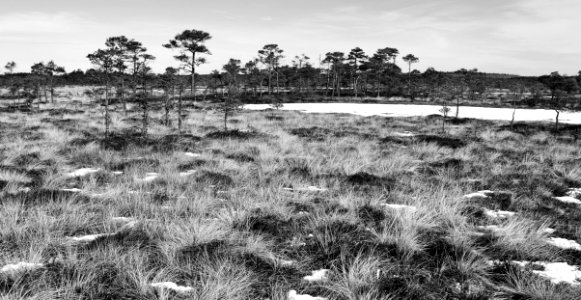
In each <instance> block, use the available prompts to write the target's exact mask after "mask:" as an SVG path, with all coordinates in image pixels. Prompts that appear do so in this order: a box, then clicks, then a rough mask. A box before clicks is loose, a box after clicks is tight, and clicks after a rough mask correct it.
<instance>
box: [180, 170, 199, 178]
mask: <svg viewBox="0 0 581 300" xmlns="http://www.w3.org/2000/svg"><path fill="white" fill-rule="evenodd" d="M196 172H197V171H196V170H188V171H185V172H180V177H188V176H191V175H194V174H196Z"/></svg>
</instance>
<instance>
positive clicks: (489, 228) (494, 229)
mask: <svg viewBox="0 0 581 300" xmlns="http://www.w3.org/2000/svg"><path fill="white" fill-rule="evenodd" d="M476 228H478V229H479V230H482V231H491V232H497V231H499V230H500V227H498V226H497V225H486V226H476Z"/></svg>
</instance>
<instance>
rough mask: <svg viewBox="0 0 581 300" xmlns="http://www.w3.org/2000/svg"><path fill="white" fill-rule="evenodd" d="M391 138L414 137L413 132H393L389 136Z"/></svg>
mask: <svg viewBox="0 0 581 300" xmlns="http://www.w3.org/2000/svg"><path fill="white" fill-rule="evenodd" d="M391 136H397V137H414V136H416V135H415V134H414V133H413V132H409V131H404V132H394V133H392V134H391Z"/></svg>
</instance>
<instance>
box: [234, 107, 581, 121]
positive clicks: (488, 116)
mask: <svg viewBox="0 0 581 300" xmlns="http://www.w3.org/2000/svg"><path fill="white" fill-rule="evenodd" d="M449 107H450V113H449V116H452V117H453V116H455V115H456V107H455V106H449ZM244 108H245V109H249V110H263V109H268V108H270V105H268V104H248V105H245V106H244ZM441 108H442V107H441V106H439V105H414V104H363V103H288V104H284V107H283V108H282V109H283V110H297V111H302V112H305V113H346V114H353V115H359V116H385V117H415V116H428V115H434V114H440V112H439V110H440V109H441ZM512 113H513V109H512V108H492V107H474V106H460V114H459V115H458V116H459V117H460V118H473V119H482V120H502V121H510V120H511V119H512ZM555 116H556V113H555V111H554V110H548V109H517V110H516V113H515V117H514V119H515V121H517V122H518V121H546V122H554V121H555ZM559 122H561V123H569V124H581V112H561V115H560V117H559Z"/></svg>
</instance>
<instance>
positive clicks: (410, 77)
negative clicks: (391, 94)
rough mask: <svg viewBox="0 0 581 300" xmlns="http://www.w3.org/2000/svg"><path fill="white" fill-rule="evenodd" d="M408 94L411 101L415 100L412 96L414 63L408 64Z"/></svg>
mask: <svg viewBox="0 0 581 300" xmlns="http://www.w3.org/2000/svg"><path fill="white" fill-rule="evenodd" d="M408 94H409V96H410V99H411V102H414V97H413V96H412V64H411V63H409V64H408Z"/></svg>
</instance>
